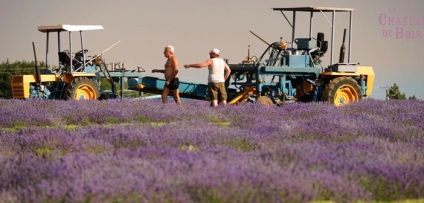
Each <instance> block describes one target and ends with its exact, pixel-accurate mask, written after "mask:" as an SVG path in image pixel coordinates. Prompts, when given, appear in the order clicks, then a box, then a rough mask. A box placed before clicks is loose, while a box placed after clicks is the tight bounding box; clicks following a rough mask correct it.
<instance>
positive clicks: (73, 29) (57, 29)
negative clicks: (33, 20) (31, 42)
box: [38, 25, 103, 32]
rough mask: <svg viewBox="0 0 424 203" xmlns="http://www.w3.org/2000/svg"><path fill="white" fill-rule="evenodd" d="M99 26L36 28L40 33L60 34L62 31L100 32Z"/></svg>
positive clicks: (46, 26) (49, 26) (100, 27)
mask: <svg viewBox="0 0 424 203" xmlns="http://www.w3.org/2000/svg"><path fill="white" fill-rule="evenodd" d="M102 29H103V26H101V25H42V26H38V31H40V32H62V31H69V32H73V31H86V30H102Z"/></svg>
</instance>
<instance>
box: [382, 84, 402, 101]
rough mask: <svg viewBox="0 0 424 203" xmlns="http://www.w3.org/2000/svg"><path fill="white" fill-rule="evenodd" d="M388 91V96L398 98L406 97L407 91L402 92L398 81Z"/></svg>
mask: <svg viewBox="0 0 424 203" xmlns="http://www.w3.org/2000/svg"><path fill="white" fill-rule="evenodd" d="M386 93H387V95H386V96H387V98H388V99H397V100H405V99H406V96H405V93H402V92H400V88H399V86H398V85H397V84H396V83H394V84H393V86H391V87H390V88H389V89H388V91H387V92H386Z"/></svg>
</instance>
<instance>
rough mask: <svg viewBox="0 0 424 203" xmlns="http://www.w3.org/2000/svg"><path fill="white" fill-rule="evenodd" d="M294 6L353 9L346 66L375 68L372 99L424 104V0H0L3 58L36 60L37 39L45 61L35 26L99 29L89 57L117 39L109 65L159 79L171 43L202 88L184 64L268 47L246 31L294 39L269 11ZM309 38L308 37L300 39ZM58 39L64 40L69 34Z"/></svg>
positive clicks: (202, 78) (201, 76)
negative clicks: (400, 96)
mask: <svg viewBox="0 0 424 203" xmlns="http://www.w3.org/2000/svg"><path fill="white" fill-rule="evenodd" d="M299 6H323V7H344V8H355V9H356V10H355V12H354V20H353V34H352V60H351V62H355V63H360V64H361V65H365V66H372V67H373V68H374V72H375V74H376V81H375V87H374V89H373V94H372V95H371V97H372V98H377V99H383V98H384V94H385V90H384V86H392V85H393V84H394V83H396V84H398V85H399V86H400V90H401V92H404V93H405V94H406V96H412V95H415V96H417V97H418V98H421V99H424V88H423V87H424V80H423V79H422V76H423V75H424V65H423V63H422V62H421V59H422V58H423V57H424V50H423V49H422V45H424V14H423V13H422V8H423V7H424V1H422V0H408V1H398V0H373V1H365V0H356V1H351V0H338V1H334V0H302V1H284V0H231V1H227V0H215V1H203V0H179V1H155V0H143V1H136V0H134V1H129V0H123V1H101V0H92V1H84V0H74V1H57V0H43V1H34V0H17V1H16V0H2V1H0V18H1V22H0V26H1V29H0V36H1V38H0V47H1V48H0V60H1V61H6V59H9V61H12V62H13V61H17V60H28V61H31V60H33V52H32V42H34V43H35V44H36V49H37V53H38V59H39V60H43V61H44V59H45V57H44V52H45V41H46V39H45V35H44V34H43V33H41V32H39V31H38V30H37V26H40V25H57V24H86V25H103V27H104V28H105V29H104V30H101V31H92V32H86V33H85V35H84V40H85V47H86V48H87V49H89V53H90V54H91V55H95V54H98V53H100V52H102V51H103V50H105V49H106V48H108V47H109V46H111V45H112V44H114V43H115V42H117V41H118V40H120V41H121V42H120V43H119V44H118V45H116V46H115V47H113V48H112V49H110V50H109V51H108V52H107V53H105V55H104V56H103V57H104V58H105V59H106V62H107V63H111V62H121V63H125V67H126V68H127V69H135V68H136V67H138V66H141V67H143V68H144V69H146V71H147V72H146V76H157V77H162V75H160V74H151V73H150V71H151V69H154V68H162V67H163V64H164V62H165V58H164V57H163V54H162V51H163V47H164V46H166V45H168V44H171V45H174V46H175V48H176V55H177V57H178V58H179V61H180V69H181V70H180V78H181V80H182V81H186V82H196V83H206V81H207V72H206V69H201V70H197V69H196V70H193V69H188V70H185V69H184V68H183V64H186V63H195V62H203V61H204V60H206V59H207V56H208V54H207V53H208V51H209V50H211V49H212V48H218V49H220V50H221V53H222V57H223V58H226V59H229V62H230V63H239V62H241V61H242V60H243V59H245V57H246V56H247V47H248V45H250V47H251V55H260V54H262V52H263V51H264V49H265V48H266V45H265V44H264V43H263V42H262V41H260V40H259V39H257V38H256V37H255V36H253V35H252V34H251V33H250V32H249V31H253V32H255V33H256V34H258V35H259V36H261V37H262V38H263V39H265V40H266V41H268V42H274V41H279V40H280V37H283V41H285V40H287V41H288V40H289V39H290V38H291V35H290V34H291V32H290V28H289V25H288V24H287V23H286V21H285V19H284V17H283V16H282V15H281V13H279V12H276V11H272V9H271V8H275V7H299ZM327 17H328V18H331V16H327ZM336 17H337V18H336V23H337V26H339V25H340V26H339V28H340V30H336V33H335V45H334V47H335V53H334V55H333V57H334V58H336V59H337V58H338V49H339V47H340V44H341V41H342V39H341V38H342V29H343V26H345V25H347V24H346V23H345V24H341V23H342V22H345V20H346V18H345V16H340V17H338V16H336ZM319 18H322V17H321V16H320V17H317V19H319ZM317 22H318V21H317ZM300 26H302V25H301V24H298V27H300ZM314 30H316V31H318V30H319V31H322V32H324V33H328V32H329V30H330V28H329V26H328V23H327V22H326V21H325V19H324V18H322V19H321V21H320V22H319V23H315V24H314ZM299 34H302V33H301V32H300V33H299ZM307 34H308V33H306V32H305V36H307ZM313 35H315V34H313ZM326 36H327V37H329V36H330V35H328V34H326ZM63 37H64V38H65V40H64V41H66V40H67V36H66V35H63ZM74 38H75V39H77V38H78V35H75V36H74ZM64 46H66V45H65V44H62V47H64ZM56 47H57V45H54V44H52V45H51V46H50V57H49V61H51V62H52V61H57V57H56V56H55V54H52V53H56V52H57V48H56ZM76 47H79V45H78V46H76ZM328 55H329V54H328V53H327V54H326V56H325V57H327V59H328V57H329V56H328ZM327 65H329V64H327Z"/></svg>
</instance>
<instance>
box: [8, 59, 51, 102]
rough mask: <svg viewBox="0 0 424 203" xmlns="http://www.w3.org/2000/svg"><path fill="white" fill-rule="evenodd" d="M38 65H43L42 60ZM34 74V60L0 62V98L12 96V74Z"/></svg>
mask: <svg viewBox="0 0 424 203" xmlns="http://www.w3.org/2000/svg"><path fill="white" fill-rule="evenodd" d="M38 66H39V67H45V66H46V64H45V63H44V62H40V63H39V64H38ZM32 74H35V62H34V61H16V62H13V63H10V62H9V59H7V60H6V62H2V63H1V64H0V98H7V99H9V98H12V88H11V86H10V84H11V80H12V75H32Z"/></svg>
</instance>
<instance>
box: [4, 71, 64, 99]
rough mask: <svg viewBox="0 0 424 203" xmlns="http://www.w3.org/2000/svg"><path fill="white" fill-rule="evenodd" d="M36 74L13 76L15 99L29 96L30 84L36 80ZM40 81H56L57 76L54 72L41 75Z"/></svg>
mask: <svg viewBox="0 0 424 203" xmlns="http://www.w3.org/2000/svg"><path fill="white" fill-rule="evenodd" d="M36 78H37V76H36V75H15V76H13V77H12V84H11V85H12V96H13V98H15V99H26V98H29V89H30V84H31V83H35V82H36ZM40 78H41V81H40V82H55V81H56V80H57V76H56V75H54V74H48V75H47V74H45V75H40Z"/></svg>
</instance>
